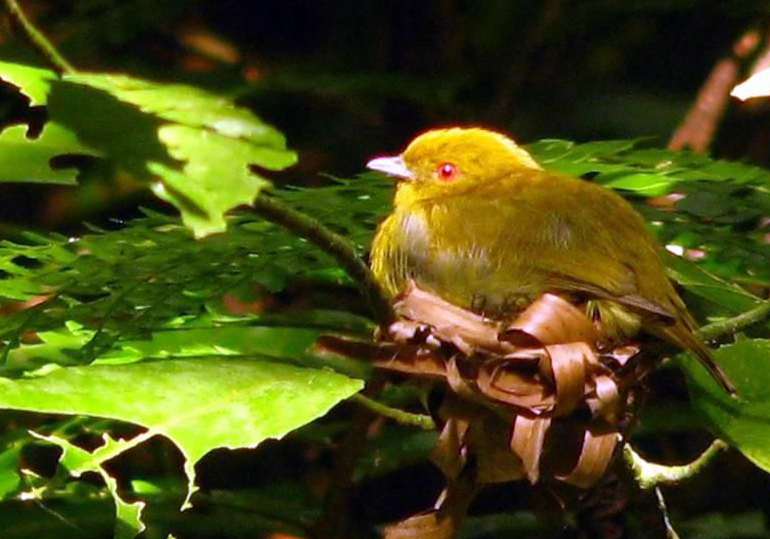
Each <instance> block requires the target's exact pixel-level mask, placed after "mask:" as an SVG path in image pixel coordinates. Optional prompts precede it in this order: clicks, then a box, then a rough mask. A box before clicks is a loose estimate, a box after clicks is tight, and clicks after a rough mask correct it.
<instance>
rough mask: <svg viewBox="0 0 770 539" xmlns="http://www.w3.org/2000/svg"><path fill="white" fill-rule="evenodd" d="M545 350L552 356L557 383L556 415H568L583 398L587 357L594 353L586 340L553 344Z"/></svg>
mask: <svg viewBox="0 0 770 539" xmlns="http://www.w3.org/2000/svg"><path fill="white" fill-rule="evenodd" d="M545 350H546V352H548V356H549V357H550V358H551V368H552V369H553V378H554V381H555V383H556V406H555V408H554V415H555V416H560V415H567V414H569V413H570V412H572V411H573V410H574V409H575V408H577V406H578V404H580V401H581V400H582V399H583V395H584V392H585V381H586V361H587V360H586V357H587V355H588V356H590V355H592V354H593V353H592V351H591V349H590V348H589V347H588V345H587V344H586V343H584V342H575V343H570V344H552V345H549V346H546V347H545Z"/></svg>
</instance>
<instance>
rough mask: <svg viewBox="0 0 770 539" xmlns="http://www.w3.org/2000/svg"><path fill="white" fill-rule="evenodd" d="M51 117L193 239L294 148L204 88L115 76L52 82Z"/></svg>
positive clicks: (215, 224) (213, 226)
mask: <svg viewBox="0 0 770 539" xmlns="http://www.w3.org/2000/svg"><path fill="white" fill-rule="evenodd" d="M50 111H51V118H52V119H53V120H56V121H60V122H61V123H63V124H65V125H67V126H68V127H69V128H70V129H72V130H73V131H75V132H76V133H78V134H79V135H80V136H81V137H82V140H83V141H84V142H85V143H86V144H88V145H89V146H91V147H94V148H97V149H98V150H100V151H101V152H102V153H103V154H104V155H105V156H107V157H109V158H111V159H113V160H114V161H115V162H116V163H118V165H120V166H122V167H123V168H125V169H126V170H128V171H130V172H131V173H133V174H134V175H136V176H137V177H139V178H141V179H145V180H148V181H151V182H152V186H153V191H154V192H155V194H156V195H158V196H159V197H160V198H162V199H164V200H166V201H167V202H170V203H172V204H174V205H175V206H176V207H177V208H178V209H179V210H180V211H181V212H182V217H183V220H184V222H185V224H186V225H187V226H188V227H190V228H191V229H192V230H193V232H194V233H195V236H196V237H202V236H206V235H208V234H211V233H215V232H222V231H223V230H225V227H226V223H225V220H224V213H225V212H226V211H228V210H230V209H232V208H234V207H236V206H239V205H241V204H248V203H250V202H252V201H253V200H254V197H256V196H257V194H258V193H259V191H260V190H261V189H263V188H264V187H266V186H268V185H269V182H268V181H267V180H266V179H265V178H264V177H263V176H262V175H261V173H258V172H256V169H255V168H254V167H259V168H261V169H267V170H280V169H283V168H285V167H287V166H290V165H292V164H294V163H295V162H296V160H297V157H296V154H295V153H294V152H292V151H290V150H288V149H287V148H286V141H285V139H284V137H283V135H281V133H280V132H278V131H277V130H276V129H274V128H273V127H271V126H269V125H267V124H265V123H264V122H263V121H262V120H261V119H259V118H258V117H257V116H256V115H254V114H253V113H252V112H250V111H248V110H246V109H244V108H239V107H236V106H235V105H234V104H233V103H232V102H230V101H229V100H227V99H225V98H222V97H220V96H216V95H213V94H210V93H208V92H205V91H204V90H201V89H198V88H194V87H191V86H186V85H181V84H173V85H169V84H160V83H153V82H149V81H145V80H141V79H137V78H132V77H127V76H123V75H105V74H82V73H78V74H72V75H66V76H65V77H64V78H63V81H61V82H58V83H56V84H54V85H53V87H52V93H51V97H50Z"/></svg>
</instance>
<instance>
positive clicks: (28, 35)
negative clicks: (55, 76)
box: [3, 0, 75, 75]
mask: <svg viewBox="0 0 770 539" xmlns="http://www.w3.org/2000/svg"><path fill="white" fill-rule="evenodd" d="M3 2H4V3H5V7H6V8H7V9H8V13H9V15H10V16H11V19H12V20H13V22H14V23H16V25H17V26H18V27H19V29H20V30H21V32H22V34H23V35H24V38H25V39H26V40H27V41H28V42H29V44H30V45H32V48H33V49H35V50H36V51H38V52H39V53H40V54H42V55H43V56H44V57H45V59H46V60H47V61H48V63H49V64H50V65H51V67H52V68H53V69H54V71H56V72H57V73H59V74H60V75H62V74H64V73H74V72H75V67H74V66H73V65H72V64H71V63H69V61H67V59H66V58H65V57H64V56H62V54H61V53H60V52H59V51H58V50H57V49H56V47H55V46H54V45H53V43H51V42H50V41H49V40H48V38H47V37H45V35H44V34H43V33H42V32H41V31H40V30H38V29H37V28H35V26H34V25H33V24H32V23H31V22H30V20H29V19H28V18H27V15H26V14H25V13H24V11H23V10H22V9H21V6H20V5H19V3H18V2H17V1H16V0H3Z"/></svg>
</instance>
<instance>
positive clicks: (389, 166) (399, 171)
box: [366, 155, 414, 180]
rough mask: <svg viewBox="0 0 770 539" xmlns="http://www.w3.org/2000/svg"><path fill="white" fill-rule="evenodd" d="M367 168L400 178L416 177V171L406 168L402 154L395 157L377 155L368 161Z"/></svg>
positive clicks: (409, 178)
mask: <svg viewBox="0 0 770 539" xmlns="http://www.w3.org/2000/svg"><path fill="white" fill-rule="evenodd" d="M366 168H368V169H371V170H377V171H379V172H384V173H385V174H387V175H388V176H393V177H395V178H398V179H400V180H411V179H413V178H414V172H412V171H411V170H409V169H408V168H406V165H405V164H404V159H403V158H402V157H401V156H400V155H396V156H394V157H375V158H374V159H372V160H371V161H369V162H368V163H366Z"/></svg>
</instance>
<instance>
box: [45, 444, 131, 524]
mask: <svg viewBox="0 0 770 539" xmlns="http://www.w3.org/2000/svg"><path fill="white" fill-rule="evenodd" d="M35 436H36V437H37V438H39V439H41V440H45V441H47V442H50V443H52V444H55V445H57V446H59V447H60V448H61V449H62V454H61V457H60V459H59V463H60V464H61V465H62V466H64V467H65V468H66V469H67V471H68V472H69V473H70V475H72V476H73V477H76V478H77V477H80V476H81V475H82V474H84V473H85V472H96V473H98V474H99V475H101V476H102V478H103V479H104V482H105V484H106V485H107V490H108V491H109V492H110V495H111V496H112V499H113V501H114V502H115V518H116V520H115V534H114V538H115V539H133V538H134V537H136V536H137V535H139V534H140V533H141V532H143V531H144V530H145V525H144V523H143V522H142V512H143V511H144V507H145V503H144V502H141V501H137V502H133V503H129V502H126V501H125V500H123V498H121V496H120V494H118V482H117V480H116V479H115V478H114V477H112V476H111V475H110V474H109V473H107V471H106V470H105V469H104V468H103V467H102V466H101V464H102V463H103V462H105V461H107V460H109V459H111V458H112V457H115V456H117V455H119V454H120V453H122V452H123V451H125V450H127V449H130V448H131V447H133V446H134V445H136V444H135V443H131V441H128V442H124V441H118V440H114V439H112V438H110V437H109V436H107V435H104V436H103V437H102V439H103V440H104V444H103V445H102V446H101V447H98V448H97V449H95V450H94V451H93V452H88V451H86V450H85V449H81V448H80V447H78V446H76V445H73V444H71V443H70V442H68V441H67V440H65V439H64V438H61V437H59V436H54V435H51V436H43V435H40V434H35Z"/></svg>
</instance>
